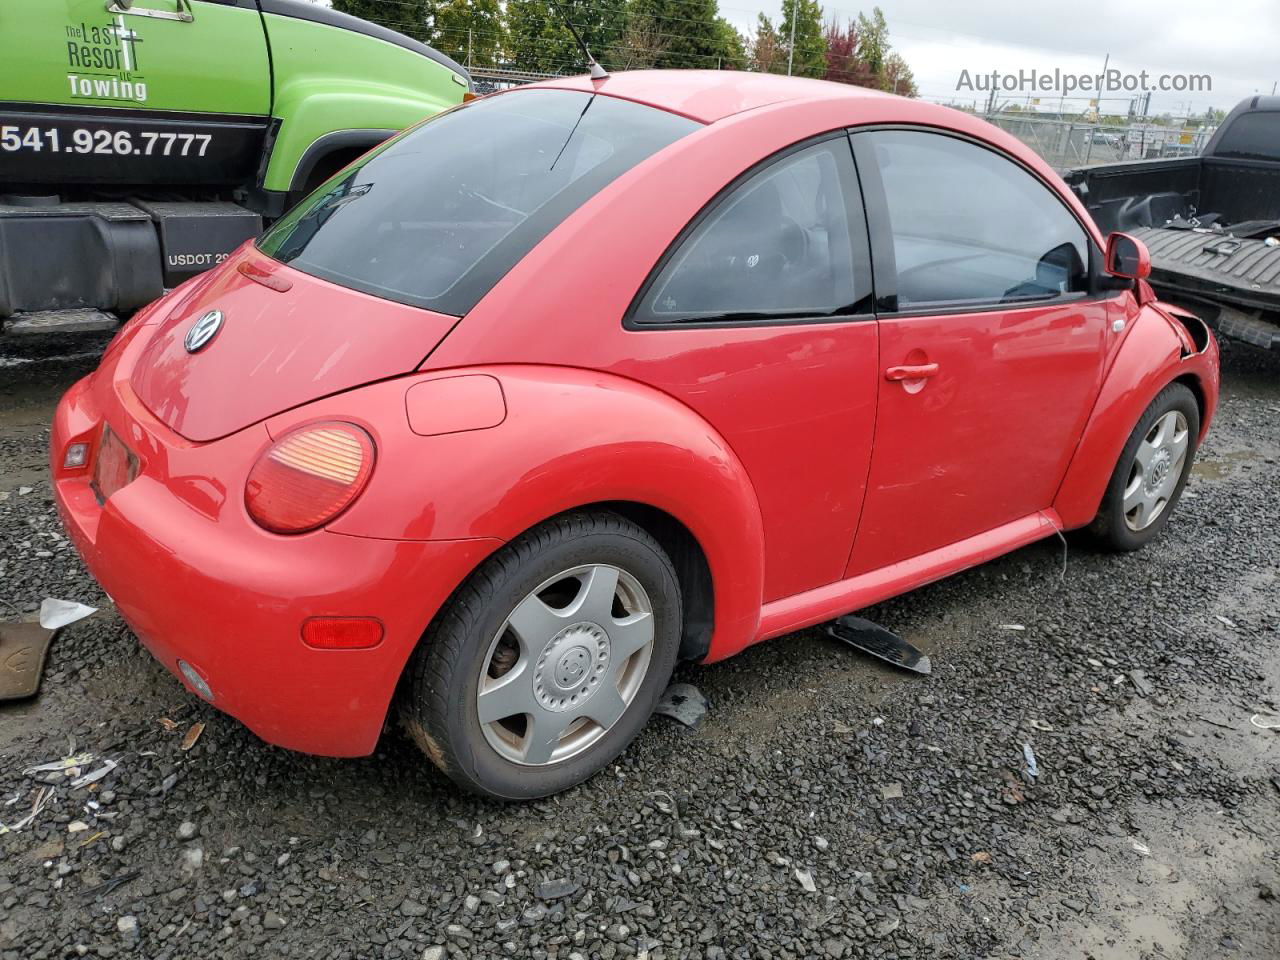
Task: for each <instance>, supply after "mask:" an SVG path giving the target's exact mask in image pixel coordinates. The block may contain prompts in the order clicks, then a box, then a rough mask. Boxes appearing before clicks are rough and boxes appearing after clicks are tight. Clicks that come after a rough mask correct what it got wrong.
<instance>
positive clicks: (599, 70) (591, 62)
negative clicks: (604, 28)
mask: <svg viewBox="0 0 1280 960" xmlns="http://www.w3.org/2000/svg"><path fill="white" fill-rule="evenodd" d="M551 2H552V3H553V4H555V8H556V12H557V13H559V14H560V16H561V18H562V19H563V20H564V25H565V26H566V27H568V28H569V32H570V33H572V34H573V39H574V40H576V41H577V42H578V47H579V49H581V50H582V55H583V56H584V57H586V58H587V66H588V67H589V68H590V70H591V79H592V80H603V79H604V78H605V77H607V76H609V71H608V70H606V69H605V68H604V67H602V66H600V64H599V63H597V62H596V58H595V57H593V56H592V55H591V51H590V50H588V49H587V44H586V42H585V41H584V40H583V39H582V36H581V35H580V34H579V33H578V31H577V30H576V29H574V26H573V22H572V21H571V20H570V19H569V15H568V14H567V13H565V11H564V7H562V6H561V5H560V2H559V0H551Z"/></svg>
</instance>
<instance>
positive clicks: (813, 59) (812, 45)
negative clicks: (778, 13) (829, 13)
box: [778, 0, 827, 77]
mask: <svg viewBox="0 0 1280 960" xmlns="http://www.w3.org/2000/svg"><path fill="white" fill-rule="evenodd" d="M793 19H794V21H795V26H794V33H793V32H792V20H793ZM793 38H794V41H795V43H794V47H793V46H792V39H793ZM778 39H779V40H780V41H781V43H782V45H783V48H784V49H786V50H787V52H788V54H789V61H790V65H791V73H792V75H794V76H797V77H820V76H822V75H823V74H824V73H826V70H827V41H826V38H825V37H824V36H823V34H822V7H820V6H818V0H782V22H781V23H780V24H779V25H778Z"/></svg>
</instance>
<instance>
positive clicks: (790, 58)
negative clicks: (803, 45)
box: [787, 0, 800, 77]
mask: <svg viewBox="0 0 1280 960" xmlns="http://www.w3.org/2000/svg"><path fill="white" fill-rule="evenodd" d="M799 5H800V0H791V39H790V40H789V41H787V76H788V77H789V76H791V64H792V63H793V62H794V61H795V56H796V12H797V11H796V7H798V6H799Z"/></svg>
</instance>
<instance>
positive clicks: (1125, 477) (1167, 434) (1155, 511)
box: [1089, 383, 1200, 550]
mask: <svg viewBox="0 0 1280 960" xmlns="http://www.w3.org/2000/svg"><path fill="white" fill-rule="evenodd" d="M1199 436H1200V408H1199V405H1198V404H1197V403H1196V398H1195V395H1194V394H1193V393H1192V392H1191V391H1190V390H1188V389H1187V388H1186V387H1185V386H1183V385H1182V384H1180V383H1171V384H1169V386H1167V387H1165V388H1164V389H1163V390H1161V391H1160V393H1159V394H1157V395H1156V398H1155V399H1154V400H1153V401H1151V405H1150V406H1149V407H1147V409H1146V412H1144V413H1143V415H1142V419H1141V420H1139V421H1138V425H1137V426H1136V427H1134V429H1133V433H1132V434H1130V435H1129V440H1128V442H1127V443H1126V444H1125V447H1124V450H1123V452H1122V453H1121V454H1120V460H1119V462H1118V463H1117V464H1116V468H1115V472H1114V473H1113V474H1112V475H1111V482H1110V483H1109V484H1108V486H1107V493H1106V495H1105V496H1104V497H1103V500H1102V506H1101V508H1100V509H1099V510H1098V515H1097V517H1096V518H1095V519H1094V521H1093V524H1092V525H1091V526H1090V528H1089V529H1090V532H1092V533H1093V535H1094V536H1095V538H1096V539H1097V540H1098V541H1099V542H1100V543H1101V544H1102V545H1103V546H1105V547H1108V548H1110V549H1112V550H1137V549H1139V548H1141V547H1143V546H1144V545H1146V543H1147V542H1148V541H1150V540H1153V539H1154V538H1155V537H1156V536H1158V535H1159V533H1160V531H1161V530H1163V529H1164V527H1165V525H1166V524H1167V523H1168V522H1169V517H1170V515H1171V514H1172V513H1173V509H1174V507H1175V506H1177V503H1178V500H1179V498H1180V497H1181V496H1182V489H1183V487H1184V486H1185V485H1186V482H1187V477H1188V475H1189V474H1190V472H1191V464H1192V461H1194V460H1195V453H1196V440H1197V438H1198V437H1199Z"/></svg>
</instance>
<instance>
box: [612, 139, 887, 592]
mask: <svg viewBox="0 0 1280 960" xmlns="http://www.w3.org/2000/svg"><path fill="white" fill-rule="evenodd" d="M871 291H872V286H871V266H870V258H869V255H868V249H867V232H866V226H865V224H864V222H863V213H862V202H861V199H860V198H859V196H858V185H857V176H856V174H855V172H854V165H853V156H852V153H851V151H850V148H849V140H848V137H847V136H845V135H844V134H843V133H840V134H836V135H831V136H826V137H823V138H820V139H819V140H817V141H809V142H808V143H806V144H800V145H798V146H796V147H792V148H790V149H787V150H784V151H782V152H781V153H779V154H777V155H775V156H774V157H772V158H771V159H769V160H766V161H765V162H764V163H762V164H760V165H759V166H757V167H756V168H754V169H753V170H751V171H749V172H748V173H746V174H745V175H744V176H742V177H740V178H739V179H738V180H737V182H736V183H735V184H733V185H732V186H730V187H729V189H727V190H726V191H725V192H724V193H722V194H721V195H720V197H718V198H717V199H716V200H714V201H713V202H712V203H711V204H709V205H708V207H707V208H706V209H705V210H704V211H703V212H702V213H701V214H700V215H699V216H698V217H697V218H696V219H695V220H694V222H693V223H692V224H690V226H689V227H688V228H686V229H685V231H684V232H683V234H682V235H681V236H680V237H678V238H677V239H676V241H675V242H674V243H673V244H672V247H671V249H670V250H669V251H668V252H667V254H666V256H665V257H664V258H663V260H662V262H661V263H660V265H659V267H658V269H657V270H656V272H655V273H654V275H653V276H652V277H651V279H650V281H649V282H648V283H647V284H646V285H645V287H644V289H643V290H642V291H641V292H640V295H639V296H638V298H637V300H636V303H635V305H634V306H633V308H632V310H631V311H630V313H629V314H628V317H627V321H626V327H627V329H628V331H629V333H630V335H631V336H632V337H634V342H633V344H632V345H631V346H630V348H629V350H628V352H629V354H630V356H631V357H632V359H631V360H629V361H626V362H624V363H621V364H618V365H617V366H616V367H615V370H616V371H617V372H619V373H623V374H625V375H628V376H633V377H635V378H636V379H639V380H642V381H644V382H647V383H651V384H654V385H655V386H657V387H659V388H660V389H662V390H663V391H664V392H666V393H669V394H671V395H672V396H675V397H677V398H679V399H680V400H681V401H682V402H684V403H686V404H688V405H689V406H690V407H692V408H693V409H695V410H697V411H698V413H699V414H701V415H702V416H703V417H704V418H705V419H706V420H707V421H708V422H709V423H710V424H711V425H712V426H713V427H714V428H715V429H716V431H717V432H718V433H719V434H720V435H721V436H723V437H724V438H725V440H726V441H727V443H728V444H729V446H730V447H732V449H733V452H734V454H735V455H736V456H737V457H738V458H739V459H740V460H741V461H742V463H743V465H744V467H745V468H746V470H747V472H748V473H749V475H750V477H751V481H752V485H753V487H754V490H755V495H756V498H757V501H758V502H759V505H760V513H761V518H762V520H763V524H764V538H765V544H766V547H767V550H766V556H765V570H764V577H765V583H764V597H763V599H764V600H766V601H767V600H773V599H777V598H779V597H785V596H790V595H792V594H796V593H801V592H803V591H805V590H809V589H812V588H813V587H817V586H822V585H824V584H828V583H832V582H834V581H836V580H839V579H840V578H841V577H842V576H843V575H844V569H845V566H846V565H847V563H848V558H849V549H850V547H851V546H852V543H853V535H854V531H855V529H856V527H857V522H858V515H859V511H860V510H861V508H862V500H863V493H864V488H865V484H866V478H867V468H868V466H869V464H870V460H871V442H872V431H873V429H874V425H875V404H876V368H877V365H878V362H879V361H878V353H877V349H876V323H875V316H874V313H873V310H872V299H871ZM744 560H745V558H744Z"/></svg>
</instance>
